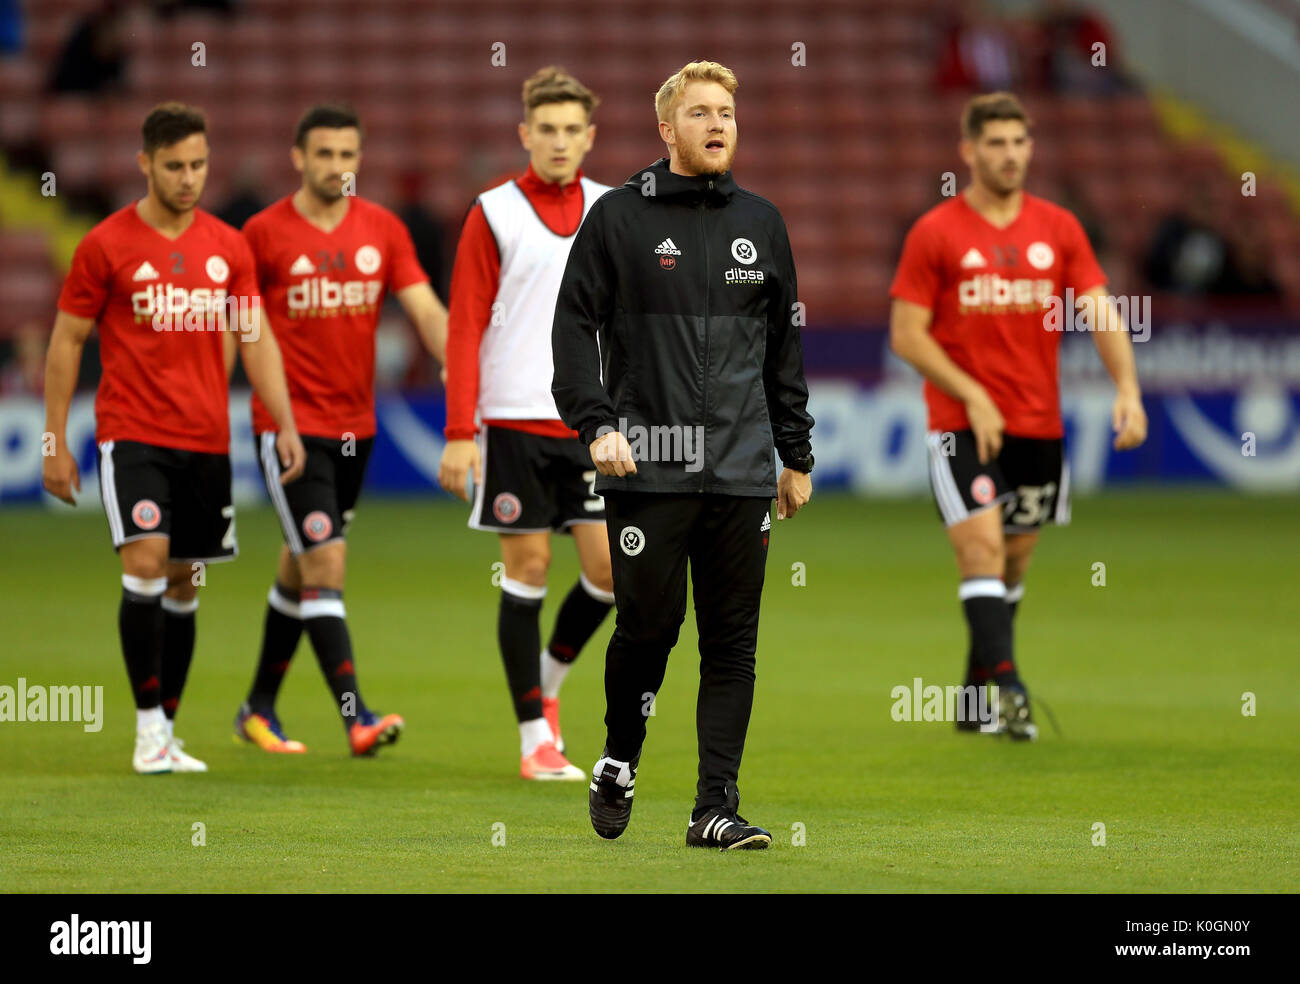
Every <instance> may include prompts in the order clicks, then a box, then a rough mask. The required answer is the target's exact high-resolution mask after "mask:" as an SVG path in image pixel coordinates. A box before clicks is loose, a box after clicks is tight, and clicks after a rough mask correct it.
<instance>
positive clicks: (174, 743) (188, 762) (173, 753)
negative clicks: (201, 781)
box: [167, 738, 208, 772]
mask: <svg viewBox="0 0 1300 984" xmlns="http://www.w3.org/2000/svg"><path fill="white" fill-rule="evenodd" d="M184 745H185V742H183V741H181V740H180V739H179V738H172V740H171V741H170V742H169V743H168V745H167V755H168V757H169V758H170V759H171V763H172V771H173V772H207V771H208V763H206V762H201V761H199V760H198V759H196V758H195V757H194V756H193V755H186V754H185V753H184V752H183V751H181V749H182V748H183V747H184Z"/></svg>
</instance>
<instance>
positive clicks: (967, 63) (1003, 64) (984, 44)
mask: <svg viewBox="0 0 1300 984" xmlns="http://www.w3.org/2000/svg"><path fill="white" fill-rule="evenodd" d="M1019 80H1020V71H1019V67H1018V59H1017V51H1016V43H1015V38H1014V37H1013V35H1012V32H1011V31H1010V30H1009V29H1008V28H1007V26H1006V24H1005V23H1004V22H1003V21H1002V19H1001V18H1000V17H998V16H997V15H996V14H994V13H992V12H991V11H990V10H989V9H988V7H987V5H986V4H985V3H984V2H983V0H962V3H961V5H960V6H959V7H958V9H957V12H956V14H955V16H954V18H953V20H952V21H951V22H950V23H949V25H948V27H947V29H946V31H945V32H944V38H943V41H942V44H941V49H940V52H939V68H938V74H937V76H936V81H937V83H938V85H939V88H941V89H945V90H949V91H965V90H970V89H978V90H980V91H982V92H993V91H998V90H1009V89H1014V88H1016V86H1017V84H1018V82H1019Z"/></svg>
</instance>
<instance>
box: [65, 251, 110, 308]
mask: <svg viewBox="0 0 1300 984" xmlns="http://www.w3.org/2000/svg"><path fill="white" fill-rule="evenodd" d="M112 281H113V271H112V269H111V268H110V266H109V262H108V257H107V256H105V255H104V247H103V244H102V243H101V242H100V239H99V236H97V235H94V234H93V233H92V234H91V235H88V236H86V237H85V238H84V239H82V240H81V242H80V243H78V244H77V249H76V252H74V253H73V254H72V266H71V268H70V269H69V270H68V276H67V277H66V278H65V279H64V281H63V290H62V291H60V293H59V310H60V311H64V312H66V313H68V314H74V315H76V316H77V317H79V318H91V319H93V320H96V321H98V320H99V316H100V314H102V313H103V311H104V304H105V303H106V302H107V301H108V292H109V288H110V287H111V286H112Z"/></svg>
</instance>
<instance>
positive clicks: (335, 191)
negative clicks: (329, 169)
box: [308, 181, 343, 205]
mask: <svg viewBox="0 0 1300 984" xmlns="http://www.w3.org/2000/svg"><path fill="white" fill-rule="evenodd" d="M308 187H310V188H311V193H312V194H313V195H315V196H316V197H317V198H319V199H320V200H321V201H323V202H325V203H326V204H331V205H332V204H333V203H334V202H336V201H338V200H339V199H340V198H342V197H343V184H342V183H339V184H338V185H334V184H327V183H325V182H319V183H318V182H315V181H309V182H308Z"/></svg>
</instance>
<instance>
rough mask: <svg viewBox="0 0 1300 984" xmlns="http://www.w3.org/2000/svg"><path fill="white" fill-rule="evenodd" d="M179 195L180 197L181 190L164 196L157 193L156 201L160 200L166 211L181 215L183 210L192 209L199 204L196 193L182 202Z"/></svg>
mask: <svg viewBox="0 0 1300 984" xmlns="http://www.w3.org/2000/svg"><path fill="white" fill-rule="evenodd" d="M190 194H192V195H193V192H191V193H190ZM180 197H181V192H179V191H177V192H174V193H173V194H171V195H166V196H164V195H162V194H159V195H158V201H160V202H162V204H163V206H164V207H165V208H166V209H167V210H168V211H170V212H174V213H175V214H177V215H182V214H184V213H185V212H189V211H192V210H193V209H194V208H195V207H196V206H197V205H198V204H199V196H198V195H193V197H192V198H191V199H190V200H189V201H188V202H182V201H181V200H180Z"/></svg>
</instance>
